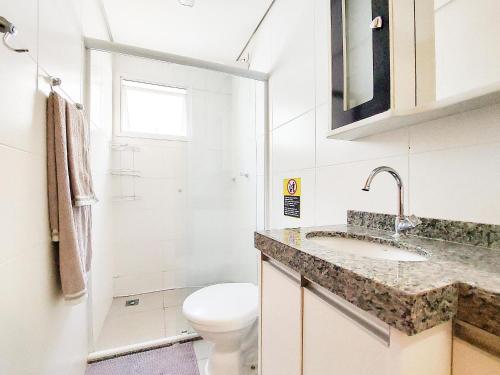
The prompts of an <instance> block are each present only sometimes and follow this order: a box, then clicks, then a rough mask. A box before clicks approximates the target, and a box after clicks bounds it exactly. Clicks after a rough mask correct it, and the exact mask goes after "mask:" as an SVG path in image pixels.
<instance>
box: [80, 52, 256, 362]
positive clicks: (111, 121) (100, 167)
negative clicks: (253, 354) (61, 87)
mask: <svg viewBox="0 0 500 375" xmlns="http://www.w3.org/2000/svg"><path fill="white" fill-rule="evenodd" d="M87 60H88V64H87V73H88V74H87V77H88V88H89V90H88V93H87V98H88V106H89V111H90V118H91V129H92V155H93V165H94V174H95V175H96V177H95V181H96V182H95V185H96V190H97V193H98V194H99V199H100V203H99V204H98V205H97V206H96V207H95V209H94V262H93V264H94V268H93V270H92V273H91V293H90V297H91V312H90V315H91V319H92V332H91V337H92V340H91V341H92V343H91V345H92V347H93V351H94V352H97V353H99V352H103V351H104V352H106V351H107V352H113V351H117V352H119V351H127V350H128V351H130V350H133V349H134V348H141V347H147V346H151V345H161V344H165V343H169V342H175V341H181V340H186V339H191V338H193V337H196V333H195V332H193V330H192V329H191V327H189V325H188V324H187V322H186V320H185V319H184V317H183V315H182V302H183V301H184V299H185V298H186V297H187V296H188V295H189V294H190V293H192V292H193V291H195V290H196V289H198V288H201V287H203V286H207V285H212V284H217V283H223V282H251V283H255V284H256V283H257V264H258V263H257V253H256V251H255V249H254V247H253V232H254V230H255V229H257V228H262V227H263V226H264V216H265V214H264V206H265V204H264V201H265V196H264V192H265V187H264V180H265V166H264V148H265V144H266V142H265V126H266V121H265V119H266V108H265V90H266V87H265V85H266V84H265V83H264V82H261V81H257V80H253V79H249V78H243V77H238V76H235V75H231V74H228V73H222V72H217V71H212V70H209V69H203V68H198V67H192V66H187V65H180V64H174V63H169V62H164V61H158V60H153V59H148V58H142V57H141V58H140V57H133V56H130V55H125V54H119V53H112V52H100V51H88V53H87Z"/></svg>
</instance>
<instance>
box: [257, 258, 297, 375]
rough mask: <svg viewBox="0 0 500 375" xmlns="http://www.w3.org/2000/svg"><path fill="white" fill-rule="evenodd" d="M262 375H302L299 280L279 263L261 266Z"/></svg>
mask: <svg viewBox="0 0 500 375" xmlns="http://www.w3.org/2000/svg"><path fill="white" fill-rule="evenodd" d="M260 277H261V279H260V280H261V290H260V294H261V317H260V322H261V348H262V350H261V374H262V375H264V374H265V375H300V374H301V373H302V370H301V368H302V362H301V361H302V318H301V316H302V291H301V287H300V279H298V278H297V277H296V276H295V275H294V274H293V273H292V272H291V271H289V270H287V269H285V268H284V267H281V266H280V265H278V264H276V263H271V262H263V263H262V264H261V275H260Z"/></svg>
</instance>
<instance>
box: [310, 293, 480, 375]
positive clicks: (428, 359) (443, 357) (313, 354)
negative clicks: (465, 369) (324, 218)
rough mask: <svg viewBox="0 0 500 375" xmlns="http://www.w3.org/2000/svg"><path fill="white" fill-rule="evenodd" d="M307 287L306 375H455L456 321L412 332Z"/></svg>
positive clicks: (330, 295) (329, 294)
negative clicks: (453, 324) (453, 341)
mask: <svg viewBox="0 0 500 375" xmlns="http://www.w3.org/2000/svg"><path fill="white" fill-rule="evenodd" d="M306 288H307V289H305V290H304V312H303V319H304V322H303V325H304V326H303V340H304V344H303V345H304V346H303V375H323V374H324V375H423V374H425V375H450V373H451V322H447V323H444V324H441V325H439V326H436V327H433V328H431V329H428V330H426V331H424V332H422V333H420V334H418V335H414V336H407V335H406V334H405V333H402V332H400V331H398V330H396V329H391V328H389V326H388V325H387V324H385V323H383V322H382V321H380V320H379V319H377V318H375V317H374V316H372V315H370V314H368V313H367V312H365V311H362V310H361V309H359V308H358V307H356V306H354V305H352V304H350V303H348V302H346V301H345V300H343V299H341V298H340V297H337V296H335V295H333V294H332V293H330V292H328V291H326V290H325V289H323V288H321V287H318V286H315V285H313V284H309V285H307V286H306ZM460 375H461V374H460ZM468 375H472V373H470V374H468Z"/></svg>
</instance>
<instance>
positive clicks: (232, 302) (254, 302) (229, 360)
mask: <svg viewBox="0 0 500 375" xmlns="http://www.w3.org/2000/svg"><path fill="white" fill-rule="evenodd" d="M182 311H183V313H184V315H185V317H186V319H187V320H188V321H189V323H190V324H191V327H193V328H194V330H195V331H196V332H198V334H199V335H200V336H201V337H203V338H204V339H205V340H207V341H209V342H211V343H213V344H214V346H213V348H212V353H211V354H210V357H209V359H208V363H207V369H206V371H207V375H243V374H244V370H245V369H244V366H245V365H247V363H245V356H246V357H248V355H247V352H248V351H249V350H257V348H256V345H257V342H256V340H255V338H256V334H254V333H255V332H256V330H257V324H256V322H257V317H258V291H257V287H256V286H255V285H253V284H247V283H233V284H217V285H212V286H209V287H206V288H203V289H200V290H198V291H196V292H194V293H193V294H191V295H190V296H189V297H187V298H186V300H185V301H184V305H183V307H182ZM254 331H255V332H254ZM245 373H247V371H245Z"/></svg>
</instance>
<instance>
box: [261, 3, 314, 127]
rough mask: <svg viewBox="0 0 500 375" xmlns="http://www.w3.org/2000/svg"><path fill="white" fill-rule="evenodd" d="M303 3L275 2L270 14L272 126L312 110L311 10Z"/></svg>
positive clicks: (312, 19)
mask: <svg viewBox="0 0 500 375" xmlns="http://www.w3.org/2000/svg"><path fill="white" fill-rule="evenodd" d="M312 4H313V3H312V2H310V1H303V0H289V1H278V2H277V3H275V4H274V5H273V8H272V10H271V12H270V17H271V19H270V30H271V33H270V35H268V36H267V37H269V38H271V59H272V60H271V61H272V68H271V71H272V76H271V79H270V81H269V85H270V89H271V91H270V96H271V97H272V102H273V111H272V118H273V121H272V122H273V127H277V126H280V125H283V124H284V123H285V122H288V121H290V120H292V119H294V118H296V117H298V116H300V115H302V114H303V113H305V112H307V111H309V110H311V109H313V108H314V105H315V98H314V95H315V82H314V7H313V6H311V5H312Z"/></svg>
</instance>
